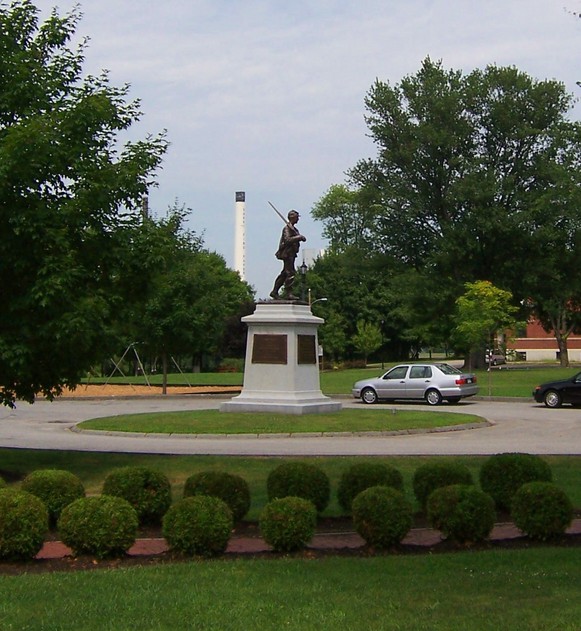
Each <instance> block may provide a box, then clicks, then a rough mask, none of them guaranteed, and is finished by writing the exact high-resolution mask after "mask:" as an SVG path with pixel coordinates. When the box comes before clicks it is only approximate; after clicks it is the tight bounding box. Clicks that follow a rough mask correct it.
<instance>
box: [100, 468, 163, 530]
mask: <svg viewBox="0 0 581 631" xmlns="http://www.w3.org/2000/svg"><path fill="white" fill-rule="evenodd" d="M103 495H113V496H115V497H122V498H123V499H124V500H127V501H128V502H129V503H130V504H131V506H133V508H134V509H135V510H136V511H137V517H138V518H139V523H140V524H149V523H152V524H158V523H160V522H161V518H162V517H163V516H164V515H165V513H166V511H167V510H168V508H169V507H170V505H171V485H170V483H169V480H168V479H167V477H166V476H165V475H164V474H163V473H160V472H159V471H155V470H153V469H149V468H147V467H119V468H118V469H114V470H113V471H111V473H109V475H107V477H106V478H105V481H104V483H103Z"/></svg>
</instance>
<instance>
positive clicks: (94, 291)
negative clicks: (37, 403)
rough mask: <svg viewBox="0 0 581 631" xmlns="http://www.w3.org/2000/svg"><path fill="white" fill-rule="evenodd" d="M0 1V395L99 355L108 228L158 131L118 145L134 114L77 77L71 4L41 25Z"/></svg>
mask: <svg viewBox="0 0 581 631" xmlns="http://www.w3.org/2000/svg"><path fill="white" fill-rule="evenodd" d="M38 14H39V11H38V9H37V8H36V7H35V6H34V4H33V3H32V2H30V1H29V0H15V1H14V2H11V3H10V5H9V6H6V5H4V4H2V5H1V6H0V58H1V59H2V63H1V64H0V231H1V234H2V239H1V240H0V264H1V265H2V272H3V274H2V279H3V288H2V293H3V300H2V309H1V310H0V400H1V401H2V402H3V403H6V404H9V405H11V404H13V402H14V400H15V398H22V399H25V400H28V401H32V400H33V399H34V396H35V395H36V394H37V393H43V394H45V395H47V396H48V397H49V398H50V397H52V396H53V395H55V394H58V393H59V392H60V391H61V389H62V388H63V387H64V386H69V385H71V386H74V385H75V384H76V383H78V382H79V380H80V378H81V376H82V375H83V372H84V371H85V370H86V368H87V365H88V363H90V362H91V361H94V360H95V359H96V358H98V357H100V356H101V355H102V354H103V353H106V352H107V348H106V346H107V340H108V339H110V336H109V335H108V334H109V333H110V330H111V325H112V319H113V305H112V291H111V288H112V286H113V285H114V284H115V282H116V279H118V277H119V275H120V273H121V272H122V269H123V264H124V256H123V254H124V253H123V239H119V236H120V232H119V228H120V227H122V226H124V225H127V224H129V223H131V222H135V221H136V219H137V215H138V213H137V212H136V210H137V209H138V207H139V206H140V204H141V200H142V197H143V195H144V194H145V193H146V192H147V190H148V187H149V186H151V185H152V184H153V174H154V171H155V170H156V169H157V168H158V167H159V165H160V163H161V159H162V156H163V154H164V152H165V150H166V147H167V142H166V139H165V135H164V133H163V132H162V133H160V134H158V135H155V136H150V137H148V138H146V139H145V140H142V141H135V142H129V141H128V142H125V143H123V136H122V134H123V132H125V131H126V130H127V129H128V128H129V127H130V126H131V125H132V124H133V123H135V121H137V120H138V119H139V117H140V110H139V103H138V102H136V101H128V100H127V94H128V86H122V87H120V88H118V87H113V86H111V85H110V84H109V81H108V77H107V73H106V72H103V73H102V74H101V75H99V76H86V77H83V76H82V64H83V51H84V47H85V43H82V44H81V45H80V46H79V47H77V48H75V49H72V48H71V47H70V41H71V38H72V36H73V34H74V33H75V30H76V27H77V23H78V21H79V19H80V13H79V10H78V8H75V9H73V11H72V12H70V13H69V14H67V15H64V16H60V15H59V14H58V13H57V10H56V9H55V10H53V12H52V14H51V15H50V17H49V18H48V19H47V20H46V21H45V22H43V23H40V22H39V18H38Z"/></svg>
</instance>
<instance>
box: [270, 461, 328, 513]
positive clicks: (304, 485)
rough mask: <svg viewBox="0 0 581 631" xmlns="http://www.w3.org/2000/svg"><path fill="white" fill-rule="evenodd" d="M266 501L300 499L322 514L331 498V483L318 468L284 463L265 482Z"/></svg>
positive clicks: (304, 463)
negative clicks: (287, 498)
mask: <svg viewBox="0 0 581 631" xmlns="http://www.w3.org/2000/svg"><path fill="white" fill-rule="evenodd" d="M266 490H267V493H268V499H269V501H270V500H275V499H279V498H283V497H302V498H303V499H305V500H309V501H310V502H312V503H313V504H314V505H315V508H316V509H317V512H319V513H322V512H323V511H324V510H325V508H327V504H328V503H329V499H330V497H331V483H330V481H329V477H328V476H327V474H326V473H325V472H324V471H322V470H321V469H320V468H319V467H317V466H315V465H313V464H309V463H307V462H286V463H284V464H281V465H280V466H278V467H276V469H273V470H272V471H271V472H270V473H269V474H268V478H267V480H266Z"/></svg>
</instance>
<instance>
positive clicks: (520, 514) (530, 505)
mask: <svg viewBox="0 0 581 631" xmlns="http://www.w3.org/2000/svg"><path fill="white" fill-rule="evenodd" d="M511 517H512V519H513V520H514V523H515V525H516V527H517V528H518V529H519V530H522V532H524V533H525V534H526V535H528V536H529V537H530V538H531V539H539V540H541V541H546V540H548V539H555V538H557V537H560V536H561V535H563V534H564V533H565V531H566V530H567V528H568V527H569V526H570V525H571V521H572V520H573V506H572V504H571V500H570V499H569V498H568V497H567V494H566V493H565V491H563V490H562V489H560V488H559V487H558V486H556V485H555V484H553V483H552V482H527V483H526V484H523V485H522V486H521V487H520V488H519V489H518V491H517V492H516V493H515V494H514V497H513V500H512V508H511Z"/></svg>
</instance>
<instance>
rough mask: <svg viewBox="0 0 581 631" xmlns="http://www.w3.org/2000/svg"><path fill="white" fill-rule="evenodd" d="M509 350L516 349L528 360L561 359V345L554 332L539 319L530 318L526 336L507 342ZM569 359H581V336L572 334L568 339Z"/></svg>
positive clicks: (522, 357) (519, 354)
mask: <svg viewBox="0 0 581 631" xmlns="http://www.w3.org/2000/svg"><path fill="white" fill-rule="evenodd" d="M506 348H507V350H508V351H511V350H512V351H515V352H516V353H517V354H518V357H519V358H520V359H524V360H526V361H555V360H558V359H559V347H558V346H557V340H556V339H555V335H554V333H553V332H552V331H551V332H550V333H547V332H546V331H545V329H543V327H542V326H541V325H540V323H539V322H538V321H537V320H534V319H531V320H529V322H528V324H527V328H526V332H525V335H524V337H517V338H515V339H514V340H513V341H510V342H507V344H506ZM567 349H568V352H569V361H574V362H578V361H581V336H579V335H570V336H569V339H568V341H567Z"/></svg>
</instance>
